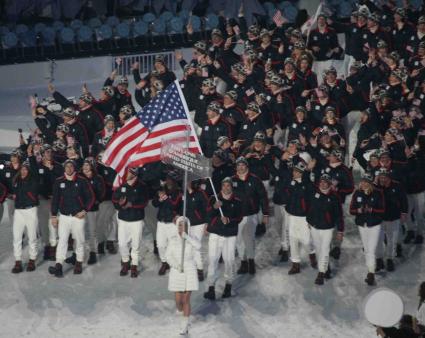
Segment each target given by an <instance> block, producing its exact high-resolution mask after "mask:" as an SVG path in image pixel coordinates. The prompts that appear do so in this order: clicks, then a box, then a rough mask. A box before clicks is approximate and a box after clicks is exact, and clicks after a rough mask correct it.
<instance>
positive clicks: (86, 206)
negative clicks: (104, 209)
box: [49, 160, 95, 278]
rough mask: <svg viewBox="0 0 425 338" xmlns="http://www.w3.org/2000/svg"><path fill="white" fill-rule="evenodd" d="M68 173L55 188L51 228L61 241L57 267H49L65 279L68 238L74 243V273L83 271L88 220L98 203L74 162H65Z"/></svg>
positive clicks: (52, 271) (55, 274) (57, 181)
mask: <svg viewBox="0 0 425 338" xmlns="http://www.w3.org/2000/svg"><path fill="white" fill-rule="evenodd" d="M64 168H65V172H64V175H63V176H62V177H59V178H58V179H57V180H56V182H55V184H54V185H53V196H52V210H51V213H52V225H53V226H56V227H58V234H59V242H58V246H57V249H56V265H55V266H52V267H50V268H49V273H50V274H52V275H54V276H55V277H59V278H60V277H63V269H62V266H63V262H64V261H65V256H66V252H67V248H68V237H69V235H70V234H71V235H72V238H73V239H74V240H75V253H76V263H75V267H74V274H81V273H82V272H83V266H82V264H83V260H84V242H85V229H84V223H85V217H86V215H87V211H88V210H90V209H91V208H92V206H93V204H94V203H95V194H94V192H93V190H92V188H91V186H90V183H89V182H88V181H87V180H86V179H85V178H83V177H81V176H79V175H78V174H77V171H76V165H75V162H74V161H73V160H66V161H65V163H64Z"/></svg>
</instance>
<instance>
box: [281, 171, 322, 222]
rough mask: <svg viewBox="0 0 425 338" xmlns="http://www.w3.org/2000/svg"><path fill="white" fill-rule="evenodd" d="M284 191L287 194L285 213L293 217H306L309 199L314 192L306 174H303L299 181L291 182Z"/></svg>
mask: <svg viewBox="0 0 425 338" xmlns="http://www.w3.org/2000/svg"><path fill="white" fill-rule="evenodd" d="M286 189H287V193H288V200H287V203H286V207H285V210H286V212H287V213H288V214H290V215H293V216H299V217H305V216H307V212H308V210H309V209H310V199H311V196H313V194H314V192H315V188H314V185H313V183H312V182H311V181H310V178H309V177H308V174H304V175H303V177H302V179H301V181H296V180H291V182H290V183H289V185H288V186H287V188H286Z"/></svg>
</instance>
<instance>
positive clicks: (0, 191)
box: [0, 182, 7, 204]
mask: <svg viewBox="0 0 425 338" xmlns="http://www.w3.org/2000/svg"><path fill="white" fill-rule="evenodd" d="M6 196H7V188H6V186H5V185H4V184H3V183H1V182H0V204H1V203H3V202H4V200H5V199H6Z"/></svg>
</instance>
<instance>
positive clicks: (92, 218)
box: [86, 211, 98, 252]
mask: <svg viewBox="0 0 425 338" xmlns="http://www.w3.org/2000/svg"><path fill="white" fill-rule="evenodd" d="M97 217H98V212H97V211H89V212H88V213H87V217H86V224H87V228H86V229H87V234H88V237H89V241H88V242H89V250H90V252H97V229H96V227H97Z"/></svg>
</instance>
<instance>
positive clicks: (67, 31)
mask: <svg viewBox="0 0 425 338" xmlns="http://www.w3.org/2000/svg"><path fill="white" fill-rule="evenodd" d="M59 36H60V38H61V41H62V42H63V43H67V44H68V43H74V38H75V33H74V31H73V30H72V28H69V27H64V28H62V30H61V31H60V32H59Z"/></svg>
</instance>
